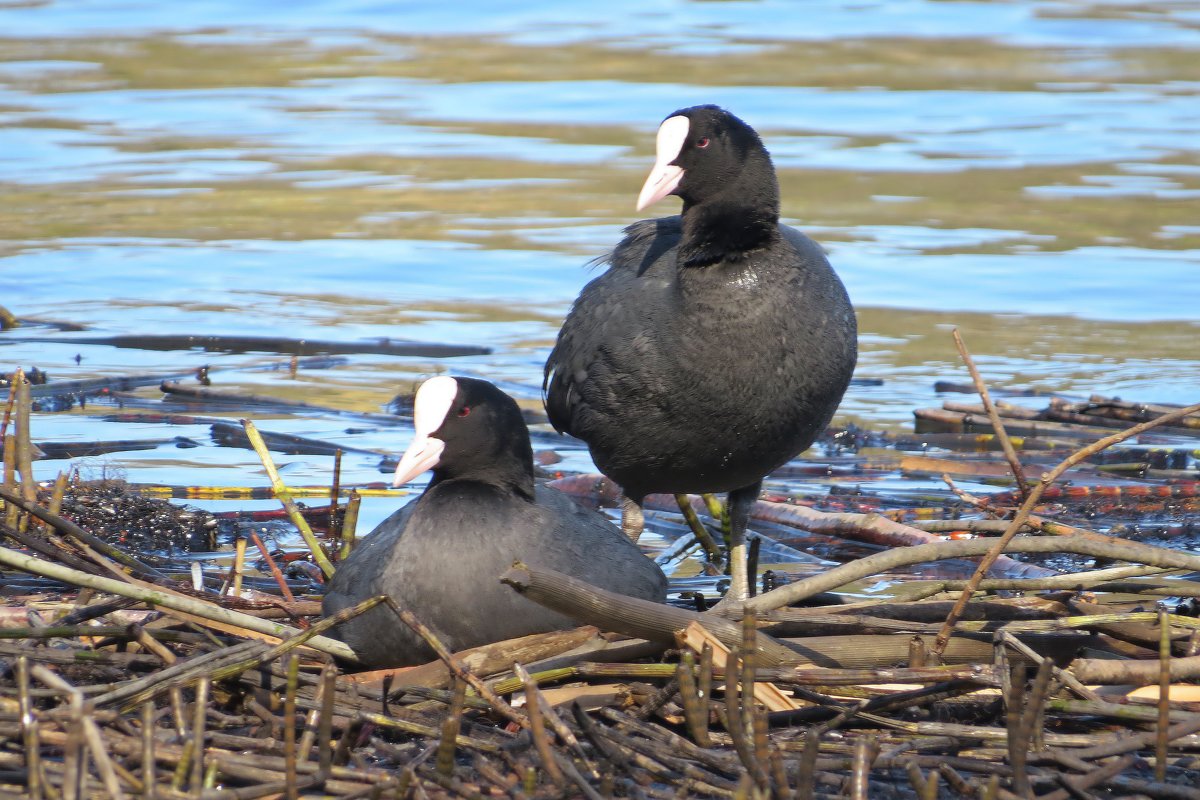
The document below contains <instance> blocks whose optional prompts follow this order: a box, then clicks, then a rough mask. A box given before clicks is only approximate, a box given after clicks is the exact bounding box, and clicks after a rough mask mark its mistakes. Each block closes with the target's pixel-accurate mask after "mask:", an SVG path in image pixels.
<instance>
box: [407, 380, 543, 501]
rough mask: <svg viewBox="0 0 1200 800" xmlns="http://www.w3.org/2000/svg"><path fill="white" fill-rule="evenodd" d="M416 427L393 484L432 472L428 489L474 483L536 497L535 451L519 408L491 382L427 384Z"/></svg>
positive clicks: (418, 400) (416, 406) (420, 393)
mask: <svg viewBox="0 0 1200 800" xmlns="http://www.w3.org/2000/svg"><path fill="white" fill-rule="evenodd" d="M413 427H414V428H415V436H414V437H413V441H412V444H410V445H409V447H408V450H406V451H405V453H404V456H403V457H402V458H401V459H400V464H399V466H397V467H396V478H395V481H394V483H395V485H397V486H399V485H400V484H402V483H406V482H408V481H410V480H412V479H413V478H415V477H416V476H417V475H420V474H421V473H422V472H425V471H426V470H429V469H432V470H433V479H432V480H430V482H429V486H430V488H432V487H433V486H435V485H436V484H438V483H439V482H441V481H444V480H459V479H461V480H473V481H479V482H482V483H490V484H493V485H497V486H501V487H504V488H507V489H511V490H513V491H515V492H516V493H518V494H520V495H522V496H524V497H526V498H528V499H532V498H533V448H532V447H531V445H530V444H529V430H528V428H526V427H525V420H524V418H523V417H522V416H521V409H520V408H518V407H517V404H516V402H515V401H514V400H513V399H512V398H511V397H509V396H508V395H506V394H505V393H504V392H502V391H500V390H499V389H497V388H496V387H495V386H493V385H492V384H490V383H488V382H487V381H481V380H477V379H475V378H451V377H448V376H439V377H437V378H431V379H429V380H427V381H425V383H423V384H421V387H420V388H419V389H418V390H417V394H416V397H415V399H414V401H413Z"/></svg>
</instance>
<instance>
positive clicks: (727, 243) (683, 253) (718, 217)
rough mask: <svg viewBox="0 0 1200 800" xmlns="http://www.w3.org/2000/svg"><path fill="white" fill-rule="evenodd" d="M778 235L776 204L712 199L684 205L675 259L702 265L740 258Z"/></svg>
mask: <svg viewBox="0 0 1200 800" xmlns="http://www.w3.org/2000/svg"><path fill="white" fill-rule="evenodd" d="M778 238H779V210H778V207H772V208H762V207H756V206H751V205H747V204H739V203H732V202H728V201H722V200H720V199H713V200H709V201H706V202H704V203H699V204H697V205H694V206H690V207H689V206H684V209H683V238H682V240H681V241H680V243H679V263H680V264H682V265H683V266H685V267H703V266H707V265H709V264H715V263H718V262H721V261H740V260H742V259H744V258H746V256H747V255H748V254H749V253H751V252H752V251H754V250H759V249H761V248H764V247H769V246H770V245H771V244H773V243H774V242H775V241H776V240H777V239H778Z"/></svg>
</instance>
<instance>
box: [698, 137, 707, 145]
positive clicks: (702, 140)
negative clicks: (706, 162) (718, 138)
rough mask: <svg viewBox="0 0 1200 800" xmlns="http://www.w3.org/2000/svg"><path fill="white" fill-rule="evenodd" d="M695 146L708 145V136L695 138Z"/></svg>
mask: <svg viewBox="0 0 1200 800" xmlns="http://www.w3.org/2000/svg"><path fill="white" fill-rule="evenodd" d="M696 147H700V148H705V147H708V137H707V136H704V137H701V138H699V139H697V140H696Z"/></svg>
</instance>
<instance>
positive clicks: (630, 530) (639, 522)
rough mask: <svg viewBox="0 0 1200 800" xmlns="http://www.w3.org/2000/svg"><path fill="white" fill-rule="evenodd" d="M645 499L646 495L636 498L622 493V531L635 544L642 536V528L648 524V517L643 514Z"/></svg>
mask: <svg viewBox="0 0 1200 800" xmlns="http://www.w3.org/2000/svg"><path fill="white" fill-rule="evenodd" d="M644 501H645V498H644V497H638V498H636V499H634V498H632V497H630V496H628V495H624V494H623V495H621V531H622V532H623V533H624V534H625V535H626V536H628V537H629V541H631V542H633V543H634V544H637V540H638V539H640V538H641V536H642V528H643V527H644V526H645V524H646V518H645V516H644V515H643V514H642V503H643V502H644Z"/></svg>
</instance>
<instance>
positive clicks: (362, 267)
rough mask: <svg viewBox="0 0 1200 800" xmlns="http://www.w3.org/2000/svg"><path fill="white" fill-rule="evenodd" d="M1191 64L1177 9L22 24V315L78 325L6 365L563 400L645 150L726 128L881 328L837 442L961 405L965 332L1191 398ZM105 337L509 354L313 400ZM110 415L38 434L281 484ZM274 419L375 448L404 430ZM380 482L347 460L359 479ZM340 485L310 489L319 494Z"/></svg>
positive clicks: (143, 393)
mask: <svg viewBox="0 0 1200 800" xmlns="http://www.w3.org/2000/svg"><path fill="white" fill-rule="evenodd" d="M1197 50H1200V11H1197V9H1196V7H1195V5H1194V4H1191V3H1182V2H1179V3H1176V2H1157V3H1139V4H1131V3H1122V2H1092V3H1081V2H1038V1H1036V0H1013V1H1012V2H934V1H933V0H901V1H895V0H889V2H838V1H837V0H827V1H826V2H812V3H788V2H782V1H781V2H748V1H747V2H740V1H739V2H719V3H718V2H678V1H668V0H639V1H638V2H626V1H625V0H615V1H614V2H607V3H604V4H556V3H534V2H526V3H491V2H482V0H474V1H472V0H467V2H461V3H455V4H436V5H435V4H427V3H391V4H383V3H364V2H351V0H329V2H309V3H294V2H293V3H287V4H284V3H268V2H264V3H235V2H222V1H221V0H212V1H211V2H205V3H181V4H160V3H149V2H139V0H126V1H124V2H113V1H112V0H108V1H105V0H91V1H88V0H73V1H72V2H65V1H64V2H5V0H0V305H4V306H6V307H8V308H9V309H10V310H11V311H13V312H14V313H15V314H17V315H18V316H20V317H22V318H26V319H34V320H56V321H65V322H71V323H75V324H79V325H83V326H86V328H87V329H88V330H86V331H84V332H80V333H72V332H58V331H55V330H52V329H48V328H40V327H37V326H32V327H26V328H23V329H21V330H19V331H16V332H13V333H11V334H4V335H0V365H2V368H0V371H7V370H8V369H10V368H11V367H13V366H17V365H23V366H26V367H28V366H34V365H36V366H38V367H40V368H42V369H45V370H46V371H48V372H49V373H50V375H51V377H52V378H54V379H67V378H82V377H92V376H96V375H110V374H114V373H117V374H135V373H159V372H162V373H176V372H182V371H186V370H188V369H192V368H195V367H196V366H199V365H203V364H208V365H211V366H212V367H213V370H214V371H213V377H214V379H215V380H216V382H217V385H218V386H222V387H227V388H238V389H243V390H249V391H255V392H261V393H266V394H274V395H279V396H286V397H293V398H295V397H300V398H302V399H304V400H306V401H308V402H311V403H316V404H321V405H327V406H333V407H337V408H341V409H347V410H352V411H378V410H380V408H381V407H382V405H383V404H384V403H386V402H387V400H388V399H389V398H390V397H391V396H392V395H393V394H395V393H396V392H397V391H401V390H404V389H407V388H409V387H410V386H411V384H412V381H414V380H416V379H419V378H420V377H423V376H426V375H428V374H430V373H432V372H435V371H439V370H443V369H450V370H458V371H463V370H465V371H469V372H471V373H472V374H479V375H484V376H488V377H492V378H493V379H497V380H500V381H504V382H505V383H504V385H505V388H507V389H509V390H510V391H512V392H513V393H514V394H517V395H519V396H520V397H522V399H524V400H527V401H529V405H530V406H536V405H537V401H536V398H537V386H538V384H539V383H540V370H541V363H542V361H543V360H544V358H545V355H546V353H547V352H548V349H549V347H550V345H551V343H552V341H553V337H554V334H555V332H556V330H557V325H558V322H559V320H560V319H561V317H562V315H563V314H564V313H565V311H566V309H567V307H568V305H569V303H570V301H571V300H572V298H573V297H574V296H575V294H576V293H577V292H578V290H579V288H580V287H581V286H582V285H583V284H584V283H585V282H586V281H587V280H588V279H589V277H590V276H591V275H592V274H593V273H592V272H589V270H588V269H587V268H586V267H585V263H586V262H587V261H588V260H589V259H590V258H592V257H594V256H596V255H599V254H601V253H603V252H604V250H605V249H606V248H607V247H609V246H611V244H613V243H614V242H615V241H616V240H617V238H618V236H619V232H620V229H621V227H622V226H624V225H626V224H628V223H629V222H630V221H632V220H634V219H635V218H636V215H635V214H634V212H633V200H634V197H635V195H636V193H637V190H638V188H639V187H640V185H641V181H642V178H643V177H644V174H645V171H646V170H647V168H648V166H649V163H650V160H651V155H652V148H653V132H654V129H655V127H656V126H657V124H658V122H659V121H660V120H661V119H662V118H663V117H664V116H666V115H667V114H668V113H669V112H671V111H673V110H674V109H676V108H679V107H682V106H686V105H690V104H694V103H699V102H715V103H719V104H722V105H725V106H726V107H728V108H730V109H731V110H733V111H734V112H735V113H737V114H739V115H740V116H742V117H743V118H745V119H746V120H747V121H748V122H750V123H751V124H752V125H754V126H755V127H756V128H758V130H759V131H760V132H761V133H762V134H763V136H764V138H765V140H766V142H767V144H768V147H769V148H770V149H771V151H772V153H773V155H774V157H775V160H776V163H777V165H778V167H779V170H780V178H781V184H782V189H783V193H784V215H785V217H787V218H788V220H789V221H791V222H792V223H793V224H796V225H798V226H800V227H802V228H803V229H804V230H806V231H808V232H809V233H810V234H812V235H813V236H814V237H815V238H817V239H818V240H819V241H821V242H822V243H823V244H824V245H825V246H826V247H827V248H828V249H829V251H830V255H831V259H832V260H833V262H834V264H835V266H836V267H837V268H838V270H839V272H840V273H841V275H842V277H843V279H844V280H845V282H846V284H847V287H848V289H849V291H850V294H851V296H852V298H853V299H854V301H855V304H856V306H857V307H858V309H859V312H860V328H861V331H862V350H863V354H862V359H861V364H860V367H859V372H858V375H859V377H861V378H878V379H881V380H882V382H883V383H882V385H880V386H856V387H853V388H852V389H851V391H850V393H849V394H848V396H847V398H846V401H845V403H844V404H843V408H842V411H841V414H840V419H841V420H843V421H844V420H854V421H858V422H862V423H865V424H869V425H872V426H876V427H890V428H908V427H909V426H910V424H911V411H912V409H913V408H915V407H918V406H923V405H933V404H936V403H938V402H939V400H938V398H937V397H936V396H935V395H934V393H933V388H932V384H933V381H934V380H936V379H939V378H948V379H951V380H965V373H964V370H963V369H962V368H961V366H960V365H959V363H958V358H957V356H956V354H955V352H954V348H953V344H952V342H951V339H950V335H949V331H950V329H951V328H952V327H953V326H959V327H960V328H961V329H962V330H963V332H964V335H965V337H966V339H967V342H968V344H969V345H970V347H971V349H972V350H973V352H974V353H975V354H976V356H977V358H978V361H979V363H980V366H981V369H982V370H983V372H984V374H985V376H986V377H987V378H988V380H989V381H990V382H992V383H993V384H994V385H998V386H1007V387H1014V388H1025V387H1037V388H1044V389H1055V390H1059V391H1064V392H1073V393H1078V394H1088V393H1092V392H1098V393H1103V394H1110V395H1111V394H1117V395H1121V396H1124V397H1126V398H1133V399H1140V400H1154V401H1163V402H1178V403H1187V402H1195V401H1196V400H1198V399H1200V369H1198V366H1200V358H1198V357H1197V353H1196V347H1195V341H1196V333H1197V328H1196V324H1195V320H1196V308H1197V306H1198V305H1200V282H1198V281H1197V270H1198V268H1200V216H1198V214H1197V208H1198V204H1200V154H1198V151H1197V145H1196V143H1197V141H1200V102H1198V98H1197V94H1200V57H1197V55H1198V54H1197ZM667 205H669V201H668V203H667V204H663V211H662V213H667V211H668V210H669V209H667ZM114 333H139V334H148V333H190V334H221V335H235V334H258V335H262V334H266V335H279V336H289V337H295V338H318V339H333V340H339V341H347V340H356V339H360V338H371V337H392V338H412V339H420V340H429V341H439V342H455V343H475V344H485V345H489V346H491V347H493V348H494V353H493V354H491V355H488V356H472V357H468V358H462V359H454V360H452V361H448V362H434V361H432V360H429V359H420V358H396V357H384V356H351V357H349V358H348V359H347V360H346V361H345V362H344V363H343V364H341V365H340V366H336V367H333V368H330V369H326V370H320V371H304V372H301V373H300V374H299V375H298V376H297V377H296V378H291V377H289V376H288V373H287V372H286V371H284V372H280V371H270V372H263V371H236V372H235V371H231V370H233V369H235V368H242V367H247V366H253V365H262V364H276V365H277V364H279V363H280V362H281V361H285V360H286V359H282V358H281V357H279V356H277V355H271V354H261V353H260V354H240V355H237V354H220V353H205V352H199V351H162V352H160V351H153V350H142V349H129V348H120V349H118V348H113V347H107V346H99V345H94V344H82V343H78V342H77V340H79V339H80V338H83V337H89V336H96V335H100V334H114ZM35 338H36V339H38V340H39V341H32V339H35ZM135 397H140V398H143V399H144V400H145V401H146V402H157V398H158V397H159V394H158V392H157V390H155V389H153V388H147V389H142V390H139V391H138V392H137V393H136V395H135ZM112 410H113V409H112V406H111V405H103V404H100V405H97V404H92V405H89V406H88V407H87V408H86V409H75V410H73V411H70V412H61V413H54V414H39V415H38V416H37V418H36V419H35V422H34V436H35V439H43V440H50V441H63V440H67V441H71V440H80V441H86V440H91V439H125V438H137V437H139V436H141V437H145V438H155V437H160V436H164V435H169V436H174V435H185V436H189V437H191V438H193V439H194V440H195V441H196V442H197V443H199V444H200V445H201V446H199V447H195V448H190V449H177V448H174V447H163V448H159V449H156V450H153V451H144V452H136V453H127V454H121V455H117V456H109V457H104V458H95V459H89V460H86V461H84V462H83V467H84V469H85V473H86V472H87V471H88V470H91V471H93V472H102V471H108V470H116V471H120V472H123V473H124V474H126V475H128V476H129V477H130V478H131V479H133V480H137V481H145V482H159V483H169V484H181V483H196V484H201V485H227V484H228V485H237V484H244V483H247V482H252V481H253V480H258V478H257V477H256V476H258V475H259V469H258V467H257V460H256V459H255V457H254V456H253V454H250V453H246V452H242V451H236V450H230V449H220V448H216V447H214V446H212V445H211V444H210V443H209V440H208V437H207V429H206V428H205V427H204V426H194V429H193V428H189V427H186V426H183V427H182V428H180V427H171V428H169V429H168V430H166V431H164V430H163V429H162V426H156V425H152V424H138V425H133V424H130V423H124V422H121V423H119V422H112V421H106V420H104V419H102V418H101V417H102V415H104V414H107V413H110V412H111V411H112ZM261 421H262V424H263V425H264V427H271V428H272V429H276V430H284V431H287V432H292V433H301V434H305V435H310V436H322V437H328V438H333V439H335V440H338V441H340V442H343V443H346V444H352V445H354V446H358V447H362V448H371V449H376V450H381V451H383V450H395V449H396V448H397V447H398V446H400V445H401V444H402V443H403V440H404V437H405V434H404V431H403V430H402V429H399V430H393V429H390V428H386V427H383V428H380V427H371V426H358V425H355V426H353V427H354V432H353V433H347V432H346V429H347V428H348V427H350V425H349V424H348V423H347V422H346V420H344V419H340V418H337V417H332V416H328V415H312V416H311V417H309V416H306V417H303V418H295V417H279V416H278V415H271V414H265V415H263V419H262V420H261ZM64 466H66V465H65V463H63V462H54V461H45V462H40V465H39V468H38V469H39V471H41V472H43V473H44V474H46V475H47V476H50V475H52V474H53V473H54V472H55V471H57V470H58V469H60V468H63V467H64ZM377 467H378V459H377V458H374V457H369V456H367V455H359V456H351V457H348V458H347V462H346V469H347V477H346V480H347V481H350V482H353V481H366V480H377V479H379V478H380V477H381V476H380V474H379V472H378V469H377ZM328 472H329V459H327V458H320V457H294V458H291V459H289V460H288V461H287V463H286V464H285V476H286V477H287V478H288V479H289V480H290V481H294V482H297V483H305V482H314V483H319V482H325V481H327V480H328ZM385 511H386V509H384V508H380V509H378V510H374V511H372V512H370V513H369V514H368V515H367V517H365V519H364V523H369V522H370V521H371V515H375V516H376V517H377V516H378V515H380V514H381V513H383V512H385Z"/></svg>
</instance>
